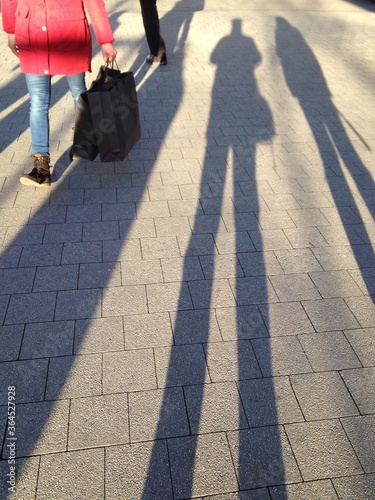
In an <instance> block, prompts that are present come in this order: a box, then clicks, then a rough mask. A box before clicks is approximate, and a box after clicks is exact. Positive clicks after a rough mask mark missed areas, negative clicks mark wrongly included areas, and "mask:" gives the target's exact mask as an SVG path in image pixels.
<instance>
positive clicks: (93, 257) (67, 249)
mask: <svg viewBox="0 0 375 500" xmlns="http://www.w3.org/2000/svg"><path fill="white" fill-rule="evenodd" d="M101 261H102V243H101V242H100V241H92V242H77V243H65V244H64V248H63V250H62V258H61V263H62V264H83V263H88V262H101Z"/></svg>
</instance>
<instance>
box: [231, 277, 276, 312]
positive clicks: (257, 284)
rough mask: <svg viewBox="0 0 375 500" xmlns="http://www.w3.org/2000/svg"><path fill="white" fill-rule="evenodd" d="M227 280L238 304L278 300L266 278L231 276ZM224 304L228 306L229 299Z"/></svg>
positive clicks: (264, 302) (244, 304)
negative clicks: (236, 277)
mask: <svg viewBox="0 0 375 500" xmlns="http://www.w3.org/2000/svg"><path fill="white" fill-rule="evenodd" d="M229 282H230V284H231V287H232V290H233V293H234V295H235V297H236V302H237V304H238V305H239V306H246V305H253V304H266V303H271V302H279V300H278V298H277V295H276V293H275V292H274V290H273V288H272V285H271V284H270V282H269V281H268V279H267V278H262V277H261V276H256V277H252V276H250V277H244V278H238V279H237V280H234V279H233V278H231V279H230V280H229ZM224 305H227V306H228V305H231V304H230V302H229V300H227V302H226V304H224Z"/></svg>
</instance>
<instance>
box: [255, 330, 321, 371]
mask: <svg viewBox="0 0 375 500" xmlns="http://www.w3.org/2000/svg"><path fill="white" fill-rule="evenodd" d="M251 343H252V345H253V348H254V351H255V355H256V358H257V360H258V362H259V365H260V368H261V370H262V374H263V376H264V377H272V376H278V375H292V374H296V373H306V372H311V371H312V369H311V365H310V363H309V361H308V359H307V357H306V355H305V353H304V352H303V349H302V346H301V344H300V343H299V341H298V339H297V337H294V336H290V335H289V336H286V337H271V338H269V339H253V340H252V341H251Z"/></svg>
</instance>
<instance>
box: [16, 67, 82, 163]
mask: <svg viewBox="0 0 375 500" xmlns="http://www.w3.org/2000/svg"><path fill="white" fill-rule="evenodd" d="M25 77H26V85H27V88H28V91H29V94H30V131H31V147H32V150H33V154H36V153H39V154H42V155H43V156H49V108H50V103H51V76H50V75H31V74H25ZM66 79H67V82H68V85H69V90H70V93H71V95H72V97H73V100H74V107H75V106H76V104H77V100H78V97H79V96H80V95H81V94H82V93H83V92H85V91H86V84H85V73H79V74H77V75H67V76H66Z"/></svg>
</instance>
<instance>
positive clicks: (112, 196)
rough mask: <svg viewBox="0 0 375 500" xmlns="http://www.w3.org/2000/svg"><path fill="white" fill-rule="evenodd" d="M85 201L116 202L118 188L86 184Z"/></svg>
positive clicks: (96, 202)
mask: <svg viewBox="0 0 375 500" xmlns="http://www.w3.org/2000/svg"><path fill="white" fill-rule="evenodd" d="M84 203H85V204H86V205H96V204H98V203H100V204H102V203H116V188H92V187H90V186H89V187H88V186H87V184H86V185H85V195H84Z"/></svg>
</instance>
